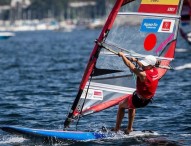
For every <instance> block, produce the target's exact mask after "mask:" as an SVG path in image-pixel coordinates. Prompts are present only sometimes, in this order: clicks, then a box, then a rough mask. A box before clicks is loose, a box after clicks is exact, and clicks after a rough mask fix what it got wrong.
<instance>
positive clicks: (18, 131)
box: [1, 126, 156, 141]
mask: <svg viewBox="0 0 191 146" xmlns="http://www.w3.org/2000/svg"><path fill="white" fill-rule="evenodd" d="M1 129H2V130H3V131H6V132H8V133H11V134H15V135H19V136H22V137H24V138H29V139H43V140H46V141H47V140H51V141H52V140H57V141H65V140H67V141H68V140H71V141H88V140H96V139H106V138H112V137H114V136H115V135H116V133H115V132H112V131H100V132H86V131H62V130H43V129H32V128H25V127H16V126H3V127H1ZM155 134H156V133H155V132H152V131H133V132H131V133H130V134H129V135H126V136H125V137H134V136H148V135H155Z"/></svg>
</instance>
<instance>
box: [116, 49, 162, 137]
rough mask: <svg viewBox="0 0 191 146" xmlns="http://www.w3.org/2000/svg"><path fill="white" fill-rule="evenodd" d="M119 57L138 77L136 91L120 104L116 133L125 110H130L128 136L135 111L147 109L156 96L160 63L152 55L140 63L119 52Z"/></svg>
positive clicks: (131, 129) (126, 131)
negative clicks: (157, 67)
mask: <svg viewBox="0 0 191 146" xmlns="http://www.w3.org/2000/svg"><path fill="white" fill-rule="evenodd" d="M118 55H119V56H120V57H122V59H123V61H124V63H125V64H126V66H127V67H129V69H130V70H131V71H132V72H133V73H134V74H135V75H136V76H137V81H136V91H135V92H134V93H133V95H130V96H127V98H126V99H125V100H123V101H122V102H121V103H119V108H118V112H117V119H116V126H115V128H114V131H116V132H117V131H118V130H119V129H120V125H121V122H122V119H123V117H124V114H125V109H128V126H127V129H126V130H125V133H126V134H128V133H130V132H131V131H133V128H132V127H133V121H134V117H135V109H136V108H141V107H145V106H146V105H147V104H148V103H149V102H150V101H151V100H152V98H153V96H154V94H155V91H156V89H157V86H158V80H159V78H158V71H157V69H156V68H155V65H156V63H158V62H157V59H156V58H155V57H154V56H152V55H148V56H146V57H145V58H144V59H143V60H141V61H138V60H137V59H136V58H134V57H132V58H131V59H128V58H127V57H126V56H125V54H124V53H122V52H119V54H118ZM132 62H136V63H137V64H138V65H139V67H140V68H142V70H140V69H138V68H136V67H135V65H134V64H133V63H132Z"/></svg>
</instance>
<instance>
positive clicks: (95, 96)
mask: <svg viewBox="0 0 191 146" xmlns="http://www.w3.org/2000/svg"><path fill="white" fill-rule="evenodd" d="M81 98H86V99H92V100H103V91H101V90H94V89H88V93H87V90H84V91H83V93H82V95H81Z"/></svg>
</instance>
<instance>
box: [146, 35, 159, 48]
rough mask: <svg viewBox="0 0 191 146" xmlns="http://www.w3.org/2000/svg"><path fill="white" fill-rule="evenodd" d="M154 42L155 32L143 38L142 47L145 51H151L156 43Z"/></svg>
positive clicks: (155, 39)
mask: <svg viewBox="0 0 191 146" xmlns="http://www.w3.org/2000/svg"><path fill="white" fill-rule="evenodd" d="M156 42H157V37H156V35H155V34H153V33H152V34H149V35H148V36H147V37H146V38H145V41H144V48H145V50H146V51H151V50H152V49H153V48H154V47H155V45H156Z"/></svg>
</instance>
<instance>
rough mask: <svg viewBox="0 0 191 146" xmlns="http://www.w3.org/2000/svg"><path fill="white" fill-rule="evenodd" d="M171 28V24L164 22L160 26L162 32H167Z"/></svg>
mask: <svg viewBox="0 0 191 146" xmlns="http://www.w3.org/2000/svg"><path fill="white" fill-rule="evenodd" d="M170 26H171V22H169V21H164V22H163V24H162V31H169V30H170Z"/></svg>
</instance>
